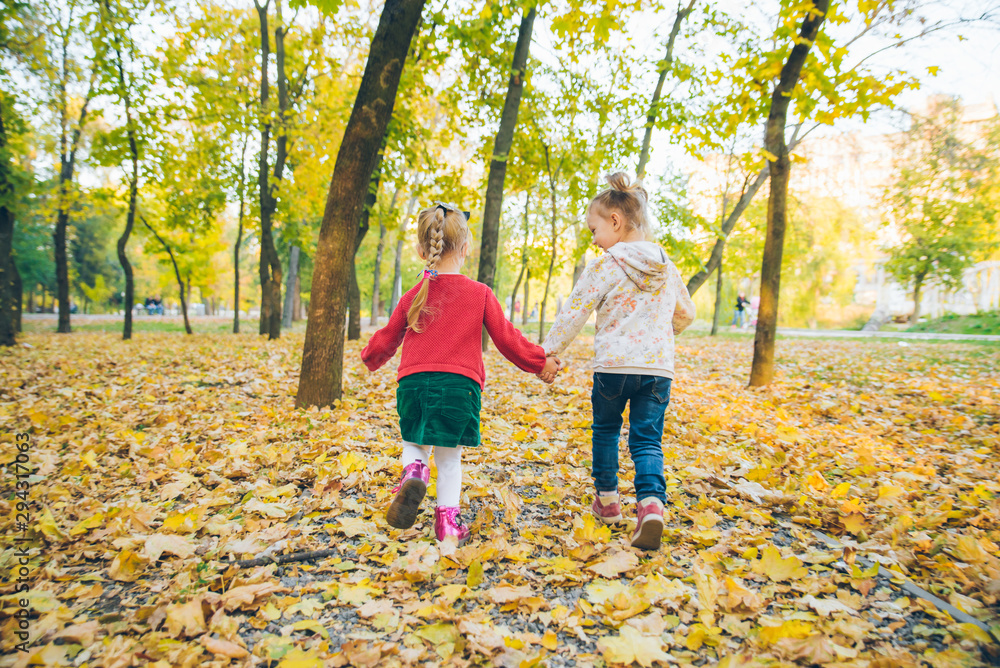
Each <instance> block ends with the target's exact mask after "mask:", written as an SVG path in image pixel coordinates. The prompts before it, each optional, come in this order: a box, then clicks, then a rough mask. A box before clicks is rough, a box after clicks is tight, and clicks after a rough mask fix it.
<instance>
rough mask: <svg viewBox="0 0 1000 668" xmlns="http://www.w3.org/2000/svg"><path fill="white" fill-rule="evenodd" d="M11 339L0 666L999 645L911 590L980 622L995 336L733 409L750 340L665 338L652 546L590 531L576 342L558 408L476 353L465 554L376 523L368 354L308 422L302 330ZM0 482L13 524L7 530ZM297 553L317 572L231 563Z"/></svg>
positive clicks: (390, 429) (394, 450) (583, 659)
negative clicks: (20, 480)
mask: <svg viewBox="0 0 1000 668" xmlns="http://www.w3.org/2000/svg"><path fill="white" fill-rule="evenodd" d="M26 341H27V345H22V346H18V347H15V348H12V349H9V350H6V351H4V352H3V354H2V355H3V356H2V357H0V372H2V374H3V380H4V388H5V389H4V395H5V396H4V398H3V399H4V402H3V404H2V413H0V415H2V419H3V421H4V425H5V430H4V431H5V437H4V438H5V443H4V448H3V450H2V460H0V461H2V465H3V466H4V468H5V474H6V475H7V478H5V485H7V481H9V480H12V479H13V478H12V470H13V469H12V463H13V462H14V460H15V454H16V451H15V449H14V448H13V447H12V446H13V443H14V440H13V434H15V433H19V432H26V433H28V434H30V436H31V450H30V466H31V467H32V470H33V475H32V476H31V478H30V493H29V503H28V505H29V515H30V522H29V526H28V527H27V533H26V534H25V535H26V536H27V538H28V541H29V542H28V543H27V546H28V548H29V554H30V563H29V568H30V576H29V588H28V590H27V591H25V592H20V593H18V592H15V591H14V587H13V584H12V583H13V578H11V579H10V580H5V582H9V583H10V584H6V585H4V588H3V589H2V590H0V593H2V597H0V602H2V607H0V619H2V631H3V632H2V642H3V645H2V647H0V649H2V652H0V653H2V654H3V658H2V659H0V664H2V665H4V666H15V665H16V666H27V665H70V664H75V665H78V666H79V665H88V666H98V665H99V666H105V667H111V666H114V667H124V666H145V665H154V666H198V665H213V666H224V665H246V666H249V665H270V666H282V667H285V668H293V667H305V666H317V667H318V666H345V665H353V666H382V665H386V666H389V665H401V664H404V665H405V664H415V663H416V664H424V663H435V664H437V665H450V666H468V665H504V666H532V665H551V666H564V665H580V666H585V665H630V664H638V665H641V666H651V665H663V664H665V663H676V664H679V665H706V662H707V664H708V665H713V664H715V663H716V662H719V665H722V666H727V667H729V668H734V667H736V666H764V665H768V666H778V665H786V666H788V665H814V664H818V665H841V666H846V665H851V666H872V667H888V666H918V665H930V666H934V667H940V666H974V665H980V662H987V661H989V660H990V657H991V656H993V653H992V652H993V649H992V648H993V645H992V643H994V642H995V640H994V638H992V637H991V635H990V634H989V633H988V632H986V631H984V630H983V629H982V628H980V627H979V626H977V625H976V624H973V623H970V622H968V621H966V622H961V621H958V620H955V619H953V618H951V617H950V616H949V615H947V614H946V613H943V612H941V611H940V610H939V609H938V608H937V607H935V606H934V605H932V604H931V603H928V602H927V601H925V600H922V599H920V598H918V597H917V596H914V595H912V594H911V593H908V592H906V591H904V589H902V587H903V585H904V583H907V582H912V583H914V584H916V585H918V586H919V587H921V588H923V589H925V590H930V591H932V592H933V593H935V594H936V595H938V596H940V597H941V598H942V599H945V600H947V601H948V602H950V603H951V604H953V605H954V606H955V607H956V608H958V609H960V610H962V611H966V612H968V613H971V614H972V615H973V616H974V617H976V618H978V619H980V620H983V621H985V622H986V624H987V626H989V625H991V624H992V623H993V621H994V620H995V619H996V610H997V601H998V596H1000V558H998V557H1000V547H998V544H997V543H998V542H1000V531H998V526H997V517H998V513H997V511H998V501H997V494H998V493H1000V485H998V482H997V480H998V473H1000V464H998V459H997V457H996V450H997V446H998V438H1000V404H998V401H1000V400H998V397H1000V391H998V389H1000V375H998V372H997V369H998V368H1000V350H998V349H997V348H995V347H987V346H983V347H975V346H969V345H964V344H963V345H934V344H927V345H911V346H906V347H902V346H900V345H897V344H896V343H893V342H839V341H838V342H829V341H822V342H820V341H784V342H782V345H781V347H780V349H779V351H780V353H781V354H780V355H779V358H778V360H777V362H778V375H777V378H776V381H775V383H774V384H773V385H772V386H770V387H768V388H765V389H757V390H751V389H748V388H746V379H745V375H746V369H747V368H748V366H749V361H750V357H751V355H752V349H751V345H750V342H749V341H734V340H722V341H719V340H711V339H705V338H694V337H687V336H685V337H682V338H681V339H680V342H679V346H678V355H677V357H678V374H677V378H676V380H675V385H674V392H673V397H672V403H671V408H670V410H669V412H668V417H667V424H666V429H665V435H664V452H665V459H666V474H667V481H668V490H667V497H668V502H667V508H666V530H665V535H664V545H663V547H662V549H661V550H660V551H659V552H658V553H654V554H652V555H648V554H645V553H641V552H639V551H637V550H633V549H632V548H630V547H629V546H628V536H629V530H628V526H623V527H620V528H607V527H604V526H602V525H599V524H597V523H595V521H594V520H593V518H592V517H591V516H590V515H589V514H588V508H589V504H590V501H591V498H592V497H591V490H592V483H591V481H590V472H589V460H590V446H589V440H590V436H589V432H588V427H589V423H590V399H589V393H590V383H591V380H590V372H589V371H588V370H587V368H586V367H587V363H588V360H589V358H590V350H589V345H590V342H589V341H586V340H583V341H580V342H578V343H577V344H575V345H574V347H572V348H571V349H570V351H569V355H568V362H569V364H570V366H569V368H568V369H567V370H566V371H564V372H563V373H562V374H561V375H560V377H559V378H558V380H557V382H556V384H555V385H554V386H553V387H551V388H550V387H548V386H545V385H543V384H542V383H540V382H539V381H537V380H536V379H535V378H534V377H532V376H530V375H528V374H523V373H520V372H518V371H516V370H515V369H514V368H513V367H512V366H510V365H509V364H507V363H506V362H504V361H503V360H502V359H501V358H500V357H499V356H498V355H497V354H496V353H488V354H487V355H486V364H487V374H488V381H487V391H486V392H485V393H484V395H483V429H482V433H483V438H484V444H483V446H482V447H480V448H476V449H473V448H469V449H468V451H467V453H466V458H465V500H464V501H465V503H464V505H465V507H466V511H465V512H466V514H467V516H468V517H470V519H473V522H472V527H473V540H472V541H471V542H470V543H469V544H468V545H467V546H465V547H463V548H461V549H457V550H455V549H454V548H450V547H449V546H447V545H445V546H442V547H439V546H438V545H437V544H436V543H435V541H434V540H433V536H432V532H431V530H430V526H431V522H430V519H431V518H432V513H431V512H430V511H429V510H428V509H427V508H425V509H424V514H423V515H422V516H421V518H419V519H418V522H417V524H416V525H415V526H414V527H413V528H412V529H409V530H406V531H399V530H396V529H392V528H390V527H389V526H388V525H387V524H386V523H385V519H384V509H385V507H386V505H387V504H388V502H389V499H390V496H391V491H390V490H391V488H392V486H393V485H394V484H395V482H396V480H397V478H398V475H399V471H400V465H399V461H398V456H399V452H400V443H399V439H398V431H397V426H396V419H397V418H396V414H395V406H394V403H395V398H394V391H395V387H396V383H395V376H394V373H393V372H392V370H390V369H384V370H382V371H380V372H378V373H376V374H368V372H367V371H366V370H365V369H364V367H363V366H362V365H361V363H360V360H359V358H358V352H359V350H360V347H359V345H358V344H357V343H351V344H349V345H348V350H347V358H346V359H347V363H346V366H345V375H344V378H345V382H344V386H345V390H346V392H345V397H344V399H343V402H342V403H341V404H340V406H339V407H337V408H335V409H332V410H329V409H328V410H316V409H308V410H297V409H295V408H294V407H293V404H294V394H295V390H296V381H297V376H298V366H299V362H300V359H299V355H300V351H301V349H302V338H301V334H300V333H299V334H296V333H292V334H291V335H289V336H288V337H285V338H283V339H281V340H278V341H269V342H265V341H263V340H258V339H257V338H251V337H249V336H237V337H232V336H221V335H220V336H211V335H198V336H195V337H179V336H172V335H168V334H164V335H143V336H142V337H141V338H139V339H138V340H133V341H131V342H127V343H124V344H123V343H122V342H121V341H120V340H119V339H118V338H117V337H116V336H113V335H87V334H76V335H74V336H73V337H56V336H55V335H38V334H35V335H29V336H27V337H26ZM362 343H363V342H362ZM622 461H623V463H624V465H625V471H624V478H623V487H622V491H623V493H624V494H625V496H626V499H627V500H628V501H629V502H630V503H629V504H627V505H626V517H629V518H631V513H632V505H630V504H631V502H633V501H634V499H629V497H628V495H629V494H630V493H631V491H632V488H631V483H630V482H629V480H630V478H631V475H632V471H631V470H630V469H629V464H628V459H627V457H625V456H623V457H622ZM432 480H433V476H432ZM9 490H13V486H5V491H4V496H3V499H2V501H0V504H2V510H3V513H2V516H0V517H2V520H0V522H2V524H3V526H2V530H3V533H4V534H5V535H7V536H15V535H21V531H20V528H21V527H19V525H18V524H17V521H18V519H17V517H16V514H17V513H16V512H15V505H16V497H15V496H14V494H13V491H9ZM432 493H433V490H432ZM632 521H634V519H633V520H632ZM814 530H817V531H819V532H822V534H823V535H825V536H827V537H828V538H833V539H836V540H837V541H839V544H837V545H833V544H832V543H831V542H828V541H827V540H825V539H824V538H823V537H822V536H820V535H819V534H817V533H813V531H814ZM15 547H16V546H13V543H9V544H8V545H7V546H6V547H5V549H4V551H3V552H0V564H2V566H3V567H4V569H5V572H10V573H15V572H16V568H17V564H18V562H17V558H16V556H15ZM310 550H331V551H333V552H332V553H331V554H329V555H328V556H326V557H324V558H319V559H312V560H305V561H298V562H289V563H284V564H276V563H266V564H265V565H256V566H252V565H245V566H244V567H241V566H240V564H239V563H238V562H239V561H241V560H249V559H254V558H258V557H262V556H263V557H264V559H262V560H260V561H259V563H263V562H266V561H267V558H268V557H274V558H276V559H279V558H280V557H282V556H283V555H290V554H293V553H297V552H303V551H310ZM22 598H23V599H25V600H27V601H28V605H27V610H28V615H29V616H30V638H29V640H28V642H27V645H28V648H29V651H27V652H17V651H15V649H16V648H15V644H16V642H17V640H16V637H15V636H14V631H15V630H16V628H17V625H18V623H19V622H18V619H17V618H16V617H15V613H16V612H17V610H18V609H19V599H22Z"/></svg>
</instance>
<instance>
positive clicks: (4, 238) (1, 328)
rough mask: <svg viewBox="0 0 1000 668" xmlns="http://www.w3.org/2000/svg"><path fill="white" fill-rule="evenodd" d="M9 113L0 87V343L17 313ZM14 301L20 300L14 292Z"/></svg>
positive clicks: (11, 338) (10, 339) (9, 336)
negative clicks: (12, 251) (8, 128)
mask: <svg viewBox="0 0 1000 668" xmlns="http://www.w3.org/2000/svg"><path fill="white" fill-rule="evenodd" d="M8 114H10V111H9V104H8V103H7V100H6V95H5V94H4V93H3V92H2V91H0V345H3V346H12V345H14V344H15V343H16V336H17V315H16V306H15V303H14V300H15V295H14V290H13V288H14V285H15V283H14V281H15V279H14V274H15V272H17V265H15V264H14V258H13V255H12V254H11V249H12V248H13V245H14V201H15V197H16V192H15V189H14V183H15V176H14V173H13V172H14V170H13V166H12V161H11V159H10V157H11V156H10V149H9V147H8V140H7V132H8V131H7V127H8V125H9V122H8V120H7V119H6V118H5V116H7V115H8ZM17 301H18V302H20V297H19V296H18V298H17Z"/></svg>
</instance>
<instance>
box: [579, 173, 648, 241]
mask: <svg viewBox="0 0 1000 668" xmlns="http://www.w3.org/2000/svg"><path fill="white" fill-rule="evenodd" d="M604 180H605V181H607V184H608V185H609V186H610V187H609V188H607V189H605V190H604V191H603V192H600V193H598V195H597V197H595V198H594V199H592V200H591V201H590V206H592V207H593V206H596V207H597V208H598V211H599V212H601V213H603V214H607V213H609V212H611V211H617V212H618V213H620V214H621V215H622V216H624V218H625V221H626V223H627V224H628V227H629V228H630V229H637V230H641V231H642V233H643V235H644V236H645V237H646V238H647V239H648V238H649V237H650V236H651V235H652V230H651V226H650V223H649V212H648V211H647V209H646V203H647V202H648V201H649V194H648V193H647V192H646V189H645V188H643V187H642V180H641V179H636V180H635V181H632V180H631V179H630V178H629V176H628V174H626V173H625V172H613V173H610V174H607V175H606V176H605V177H604Z"/></svg>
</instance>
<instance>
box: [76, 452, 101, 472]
mask: <svg viewBox="0 0 1000 668" xmlns="http://www.w3.org/2000/svg"><path fill="white" fill-rule="evenodd" d="M80 459H81V460H82V461H83V463H84V464H86V465H87V468H89V469H96V468H97V454H96V453H95V452H94V451H93V450H87V451H86V452H85V453H83V454H82V455H80Z"/></svg>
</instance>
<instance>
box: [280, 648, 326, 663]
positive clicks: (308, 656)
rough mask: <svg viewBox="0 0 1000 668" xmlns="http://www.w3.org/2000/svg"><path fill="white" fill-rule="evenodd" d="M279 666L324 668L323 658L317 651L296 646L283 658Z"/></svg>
mask: <svg viewBox="0 0 1000 668" xmlns="http://www.w3.org/2000/svg"><path fill="white" fill-rule="evenodd" d="M278 668H323V659H321V658H320V657H319V656H317V655H316V653H315V652H307V651H304V650H301V649H298V648H295V649H293V650H292V651H290V652H289V653H288V654H286V655H285V656H284V658H282V659H281V662H280V663H279V664H278Z"/></svg>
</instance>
